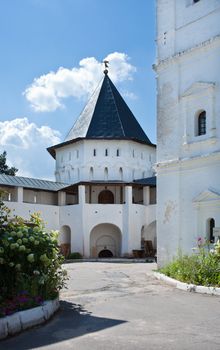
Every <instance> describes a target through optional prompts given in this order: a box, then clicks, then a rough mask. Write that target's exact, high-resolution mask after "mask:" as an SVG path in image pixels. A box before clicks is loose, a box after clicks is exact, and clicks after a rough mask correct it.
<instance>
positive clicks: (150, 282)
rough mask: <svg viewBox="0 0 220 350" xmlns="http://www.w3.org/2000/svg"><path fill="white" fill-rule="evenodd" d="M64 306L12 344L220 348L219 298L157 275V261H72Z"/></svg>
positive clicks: (8, 345) (20, 349) (1, 345)
mask: <svg viewBox="0 0 220 350" xmlns="http://www.w3.org/2000/svg"><path fill="white" fill-rule="evenodd" d="M65 267H66V268H67V270H68V272H69V274H70V277H71V278H70V280H69V282H68V284H69V289H68V290H64V291H63V292H62V295H61V299H62V307H61V311H60V312H59V313H58V314H57V315H56V316H55V317H54V318H53V320H52V321H50V322H49V323H48V324H46V325H44V326H40V327H38V328H34V329H32V330H29V331H26V332H24V333H23V334H20V335H18V336H16V337H13V338H11V339H7V340H4V341H2V342H0V349H7V350H14V349H16V350H26V349H41V350H46V349H47V350H58V349H59V350H60V349H62V350H65V349H68V350H69V349H80V350H91V349H92V350H103V349H105V350H110V349H111V350H119V349H120V350H125V349H126V350H133V349H137V350H142V349H143V350H146V349H147V350H151V349H152V350H158V349H165V350H166V349H167V350H168V349H169V350H178V349H181V350H182V349H187V350H188V349H193V350H197V349H198V350H203V349H204V350H207V349H209V350H219V349H220V335H219V316H220V311H219V310H220V298H219V297H214V296H208V295H200V294H193V293H188V292H183V291H180V290H177V289H175V288H173V287H172V286H168V285H166V284H164V283H163V282H160V281H158V280H156V279H155V278H154V277H153V275H152V269H153V268H154V269H155V268H156V265H155V264H143V263H142V264H139V263H136V264H122V263H98V262H96V263H94V262H88V263H71V264H67V265H66V266H65Z"/></svg>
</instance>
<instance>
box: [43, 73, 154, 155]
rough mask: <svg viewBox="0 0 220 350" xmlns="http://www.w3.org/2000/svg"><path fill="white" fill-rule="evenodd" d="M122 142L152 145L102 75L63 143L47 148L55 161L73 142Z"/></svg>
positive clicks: (115, 90) (118, 95) (110, 82)
mask: <svg viewBox="0 0 220 350" xmlns="http://www.w3.org/2000/svg"><path fill="white" fill-rule="evenodd" d="M81 139H109V140H114V139H119V140H121V139H125V140H134V141H138V142H143V143H145V144H148V145H150V146H155V145H154V144H152V143H151V142H150V140H149V138H148V137H147V135H146V134H145V132H144V130H143V129H142V127H141V126H140V124H139V123H138V121H137V119H136V118H135V116H134V115H133V113H132V112H131V110H130V109H129V107H128V106H127V104H126V102H125V101H124V100H123V98H122V96H121V95H120V93H119V92H118V90H117V89H116V87H115V85H114V84H113V83H112V81H111V79H110V78H109V76H108V75H107V74H105V76H104V78H103V80H102V81H101V82H100V83H99V85H98V87H97V89H96V90H95V92H94V93H93V95H92V96H91V98H90V99H89V101H88V103H87V104H86V106H85V108H84V109H83V111H82V112H81V114H80V116H79V118H78V119H77V120H76V122H75V124H74V125H73V127H72V128H71V129H70V131H69V132H68V134H67V136H66V138H65V140H64V142H63V143H61V144H59V145H55V146H52V147H49V148H48V151H49V153H50V154H51V155H52V156H53V157H54V156H55V151H54V150H55V149H56V148H59V147H61V146H64V145H65V144H68V143H72V142H74V140H76V141H77V140H81Z"/></svg>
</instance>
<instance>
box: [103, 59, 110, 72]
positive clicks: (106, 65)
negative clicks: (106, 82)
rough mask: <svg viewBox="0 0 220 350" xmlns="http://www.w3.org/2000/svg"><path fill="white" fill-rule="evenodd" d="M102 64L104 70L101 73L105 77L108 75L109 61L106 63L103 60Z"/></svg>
mask: <svg viewBox="0 0 220 350" xmlns="http://www.w3.org/2000/svg"><path fill="white" fill-rule="evenodd" d="M103 63H104V65H105V70H104V71H103V73H104V74H105V75H107V74H108V69H107V68H108V65H109V61H107V60H104V61H103Z"/></svg>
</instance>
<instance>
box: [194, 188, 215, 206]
mask: <svg viewBox="0 0 220 350" xmlns="http://www.w3.org/2000/svg"><path fill="white" fill-rule="evenodd" d="M215 200H220V193H218V192H217V191H215V190H210V189H208V190H206V191H203V192H201V193H200V194H199V195H198V196H196V197H195V198H194V199H193V202H194V203H202V202H209V201H215Z"/></svg>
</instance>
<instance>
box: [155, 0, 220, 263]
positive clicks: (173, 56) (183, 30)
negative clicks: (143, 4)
mask: <svg viewBox="0 0 220 350" xmlns="http://www.w3.org/2000/svg"><path fill="white" fill-rule="evenodd" d="M155 71H156V74H157V108H158V110H157V117H158V124H157V203H158V204H157V233H158V263H159V265H163V264H164V263H165V262H167V261H170V260H171V258H172V257H173V256H174V255H176V254H177V251H178V249H181V250H182V251H183V252H187V253H191V252H192V251H191V249H192V247H194V246H195V245H196V239H197V237H198V236H202V237H204V238H207V239H208V240H211V241H213V240H214V237H213V227H214V226H216V227H220V0H157V62H156V64H155Z"/></svg>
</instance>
